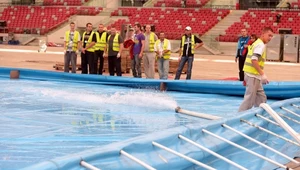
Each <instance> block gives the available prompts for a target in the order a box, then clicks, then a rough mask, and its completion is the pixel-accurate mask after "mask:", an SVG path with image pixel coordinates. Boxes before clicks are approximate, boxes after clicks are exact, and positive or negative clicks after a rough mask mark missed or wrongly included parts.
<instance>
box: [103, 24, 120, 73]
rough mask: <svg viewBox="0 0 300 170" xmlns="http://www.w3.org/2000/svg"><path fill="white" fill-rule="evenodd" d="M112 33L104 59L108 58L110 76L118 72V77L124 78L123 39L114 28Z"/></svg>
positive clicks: (111, 30)
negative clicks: (122, 60) (122, 62)
mask: <svg viewBox="0 0 300 170" xmlns="http://www.w3.org/2000/svg"><path fill="white" fill-rule="evenodd" d="M110 33H111V34H110V35H109V36H108V41H107V44H106V47H105V49H104V57H108V70H109V75H110V76H114V75H115V72H116V74H117V76H122V70H121V54H122V51H123V39H122V37H121V36H120V35H119V34H117V30H116V28H114V27H112V28H111V29H110Z"/></svg>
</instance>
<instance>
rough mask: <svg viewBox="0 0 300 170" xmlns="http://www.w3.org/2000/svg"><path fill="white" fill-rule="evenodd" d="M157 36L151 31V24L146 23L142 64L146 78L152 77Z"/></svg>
mask: <svg viewBox="0 0 300 170" xmlns="http://www.w3.org/2000/svg"><path fill="white" fill-rule="evenodd" d="M157 39H158V38H157V36H156V34H155V33H154V32H152V31H151V25H146V31H145V48H144V56H143V64H144V71H145V75H146V78H148V79H154V74H155V52H154V43H155V41H157Z"/></svg>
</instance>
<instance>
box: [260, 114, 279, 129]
mask: <svg viewBox="0 0 300 170" xmlns="http://www.w3.org/2000/svg"><path fill="white" fill-rule="evenodd" d="M255 116H256V117H259V118H261V119H264V120H265V121H267V122H270V123H272V124H274V125H276V126H279V127H281V126H280V125H279V124H278V123H277V122H275V121H273V120H271V119H268V118H266V117H264V116H262V115H260V114H255Z"/></svg>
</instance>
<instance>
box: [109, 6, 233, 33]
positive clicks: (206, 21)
mask: <svg viewBox="0 0 300 170" xmlns="http://www.w3.org/2000/svg"><path fill="white" fill-rule="evenodd" d="M228 13H229V10H225V9H193V8H165V9H161V8H119V9H117V10H115V11H114V12H112V14H111V15H112V16H128V17H129V22H126V20H118V21H117V22H116V23H113V24H112V26H114V27H116V28H117V29H120V28H121V25H122V24H127V23H131V24H135V23H140V24H142V25H146V24H152V25H155V27H156V31H157V32H160V31H164V32H165V34H166V37H167V38H169V39H179V38H180V37H181V35H182V33H183V32H184V28H185V27H186V26H191V27H192V29H193V33H196V34H200V35H202V34H204V33H205V32H207V31H208V30H209V29H211V28H212V27H213V26H214V25H215V24H217V23H218V22H219V21H220V20H221V19H223V18H224V17H225V16H226V15H228Z"/></svg>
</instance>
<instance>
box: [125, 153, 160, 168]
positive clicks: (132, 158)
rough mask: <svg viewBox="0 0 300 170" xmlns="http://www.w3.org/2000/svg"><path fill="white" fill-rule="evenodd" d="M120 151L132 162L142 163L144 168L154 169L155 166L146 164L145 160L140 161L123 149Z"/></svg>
mask: <svg viewBox="0 0 300 170" xmlns="http://www.w3.org/2000/svg"><path fill="white" fill-rule="evenodd" d="M120 153H121V154H122V155H124V156H126V157H128V158H129V159H131V160H133V161H134V162H136V163H138V164H140V165H142V166H143V167H145V168H146V169H149V170H156V169H155V168H153V167H152V166H150V165H148V164H146V163H145V162H143V161H141V160H140V159H138V158H136V157H134V156H132V155H131V154H129V153H127V152H125V151H124V150H121V151H120Z"/></svg>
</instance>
